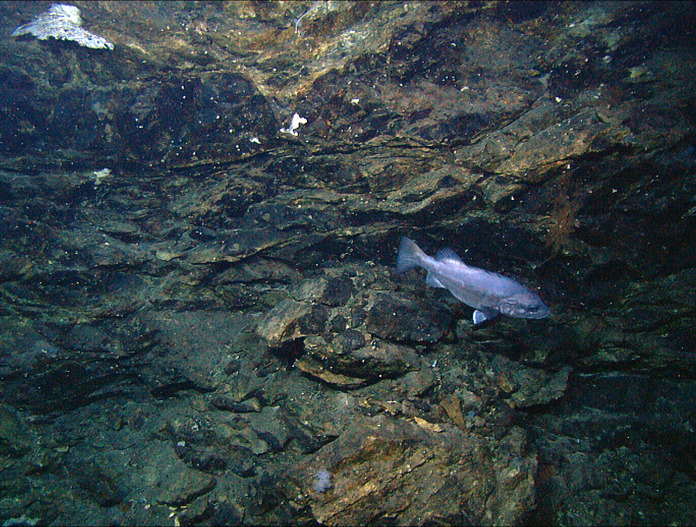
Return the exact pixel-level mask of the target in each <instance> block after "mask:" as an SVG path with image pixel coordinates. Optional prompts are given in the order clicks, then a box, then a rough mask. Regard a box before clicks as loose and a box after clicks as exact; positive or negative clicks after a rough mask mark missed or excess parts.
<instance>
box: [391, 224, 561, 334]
mask: <svg viewBox="0 0 696 527" xmlns="http://www.w3.org/2000/svg"><path fill="white" fill-rule="evenodd" d="M415 267H421V268H423V269H425V270H426V271H427V272H428V276H427V277H426V280H425V283H427V284H428V285H429V286H432V287H443V288H445V289H447V290H448V291H449V292H450V293H452V294H453V295H454V296H455V298H457V300H459V301H461V302H463V303H465V304H466V305H467V306H470V307H473V308H474V310H475V311H474V316H473V319H474V324H480V323H482V322H485V321H486V320H490V319H492V318H495V317H496V316H498V315H499V314H501V313H502V314H503V315H507V316H509V317H517V318H546V317H548V316H550V315H551V311H550V310H549V308H548V307H547V306H546V304H544V302H543V301H542V300H541V298H539V296H538V295H537V294H535V293H533V292H531V291H530V290H529V289H527V288H526V287H524V286H523V285H522V284H520V283H518V282H516V281H515V280H513V279H512V278H508V277H506V276H502V275H499V274H497V273H492V272H490V271H486V270H484V269H479V268H477V267H471V266H469V265H466V264H465V263H464V262H463V261H462V259H461V258H459V256H457V254H456V253H455V252H454V251H453V250H452V249H443V250H441V251H440V252H438V253H437V255H436V256H435V257H432V256H428V255H427V254H425V252H423V250H422V249H421V248H420V247H418V245H416V243H415V242H413V241H412V240H410V239H408V238H406V237H404V238H401V245H400V246H399V255H398V257H397V261H396V270H397V272H399V273H402V272H404V271H407V270H409V269H413V268H415Z"/></svg>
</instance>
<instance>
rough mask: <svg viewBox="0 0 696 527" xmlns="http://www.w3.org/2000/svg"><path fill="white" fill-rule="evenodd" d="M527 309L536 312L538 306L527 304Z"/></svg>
mask: <svg viewBox="0 0 696 527" xmlns="http://www.w3.org/2000/svg"><path fill="white" fill-rule="evenodd" d="M528 309H529V310H530V311H532V312H536V311H539V306H529V308H528Z"/></svg>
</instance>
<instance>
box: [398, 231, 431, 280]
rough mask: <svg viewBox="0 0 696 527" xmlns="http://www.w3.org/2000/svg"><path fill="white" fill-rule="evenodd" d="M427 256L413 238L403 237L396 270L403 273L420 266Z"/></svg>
mask: <svg viewBox="0 0 696 527" xmlns="http://www.w3.org/2000/svg"><path fill="white" fill-rule="evenodd" d="M424 256H427V255H426V254H425V253H424V252H423V250H422V249H421V248H420V247H418V245H416V243H415V242H414V241H413V240H409V239H408V238H406V237H405V236H404V237H403V238H401V245H399V255H398V256H397V257H396V272H397V273H403V272H405V271H408V270H409V269H413V268H414V267H420V266H421V263H422V260H423V257H424Z"/></svg>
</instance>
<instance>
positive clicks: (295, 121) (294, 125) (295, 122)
mask: <svg viewBox="0 0 696 527" xmlns="http://www.w3.org/2000/svg"><path fill="white" fill-rule="evenodd" d="M301 124H307V119H305V118H304V117H300V114H299V113H295V115H293V116H292V121H290V127H289V128H281V129H280V133H281V134H291V135H297V132H296V131H295V130H297V129H298V128H299V127H300V125H301Z"/></svg>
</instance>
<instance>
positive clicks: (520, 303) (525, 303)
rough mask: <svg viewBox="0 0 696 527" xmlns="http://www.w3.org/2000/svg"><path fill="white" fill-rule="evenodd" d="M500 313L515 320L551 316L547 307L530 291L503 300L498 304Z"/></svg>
mask: <svg viewBox="0 0 696 527" xmlns="http://www.w3.org/2000/svg"><path fill="white" fill-rule="evenodd" d="M500 312H501V313H502V314H503V315H507V316H509V317H517V318H546V317H548V316H550V315H551V310H549V308H548V306H547V305H546V304H544V302H543V301H542V300H541V298H539V297H538V296H537V295H535V294H534V293H532V292H531V291H525V292H520V293H517V294H515V295H513V296H510V297H507V298H505V299H504V300H503V301H502V302H501V304H500Z"/></svg>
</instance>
